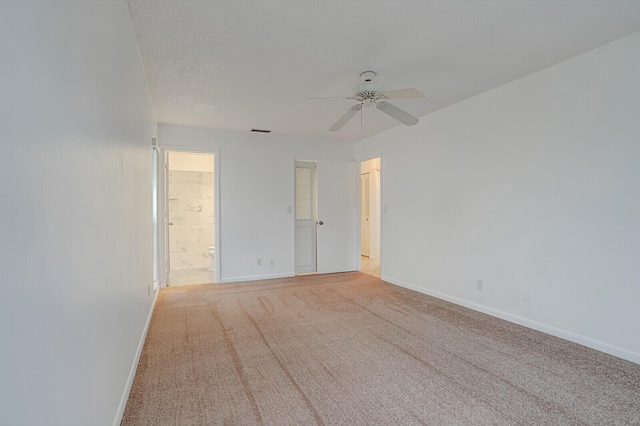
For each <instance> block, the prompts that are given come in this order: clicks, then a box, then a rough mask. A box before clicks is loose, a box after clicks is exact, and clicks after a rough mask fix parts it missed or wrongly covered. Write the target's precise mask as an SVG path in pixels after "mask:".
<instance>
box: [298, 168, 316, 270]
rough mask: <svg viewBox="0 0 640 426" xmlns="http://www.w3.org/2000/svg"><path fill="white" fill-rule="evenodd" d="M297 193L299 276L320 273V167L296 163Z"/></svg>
mask: <svg viewBox="0 0 640 426" xmlns="http://www.w3.org/2000/svg"><path fill="white" fill-rule="evenodd" d="M294 169H295V175H294V184H295V189H294V194H295V212H294V215H295V230H294V238H295V242H294V250H295V273H296V275H297V274H309V273H315V272H317V270H318V269H317V226H318V225H320V224H321V223H319V222H318V220H317V216H318V215H317V196H316V193H317V173H316V172H317V170H316V169H317V167H316V163H315V162H314V161H296V162H295V167H294Z"/></svg>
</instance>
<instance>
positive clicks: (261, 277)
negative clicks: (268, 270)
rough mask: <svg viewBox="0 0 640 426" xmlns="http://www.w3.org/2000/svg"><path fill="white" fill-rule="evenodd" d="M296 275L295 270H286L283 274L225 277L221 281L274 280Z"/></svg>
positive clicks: (223, 282)
mask: <svg viewBox="0 0 640 426" xmlns="http://www.w3.org/2000/svg"><path fill="white" fill-rule="evenodd" d="M290 277H295V274H294V273H293V272H286V273H283V274H267V275H247V276H245V277H231V278H225V279H223V280H222V281H221V282H222V284H226V283H238V282H242V281H257V280H272V279H274V278H290Z"/></svg>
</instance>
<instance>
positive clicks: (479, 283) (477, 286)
mask: <svg viewBox="0 0 640 426" xmlns="http://www.w3.org/2000/svg"><path fill="white" fill-rule="evenodd" d="M476 288H477V289H478V290H480V291H482V290H484V283H483V282H482V280H478V281H477V282H476Z"/></svg>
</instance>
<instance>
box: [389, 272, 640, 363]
mask: <svg viewBox="0 0 640 426" xmlns="http://www.w3.org/2000/svg"><path fill="white" fill-rule="evenodd" d="M380 279H382V280H383V281H386V282H389V283H391V284H395V285H397V286H400V287H404V288H408V289H409V290H414V291H417V292H418V293H422V294H426V295H428V296H433V297H435V298H437V299H442V300H446V301H447V302H451V303H453V304H455V305H460V306H464V307H465V308H469V309H472V310H474V311H478V312H482V313H483V314H487V315H491V316H492V317H496V318H500V319H503V320H505V321H509V322H512V323H515V324H518V325H522V326H524V327H527V328H531V329H533V330H537V331H541V332H543V333H547V334H550V335H552V336H556V337H560V338H562V339H565V340H569V341H571V342H574V343H578V344H580V345H583V346H587V347H589V348H592V349H596V350H598V351H601V352H605V353H608V354H610V355H613V356H617V357H618V358H622V359H626V360H627V361H631V362H635V363H636V364H640V353H637V352H633V351H630V350H628V349H624V348H621V347H619V346H615V345H611V344H609V343H605V342H602V341H600V340H595V339H592V338H590V337H587V336H583V335H581V334H576V333H573V332H570V331H567V330H563V329H561V328H557V327H554V326H551V325H548V324H544V323H541V322H538V321H534V320H531V319H528V318H524V317H521V316H518V315H513V314H510V313H508V312H503V311H500V310H497V309H494V308H490V307H488V306H484V305H480V304H478V303H474V302H470V301H468V300H464V299H460V298H457V297H454V296H450V295H448V294H445V293H441V292H439V291H433V290H429V289H426V288H423V287H419V286H417V285H413V284H410V283H406V282H404V281H401V280H397V279H394V278H390V277H387V276H383V277H381V278H380Z"/></svg>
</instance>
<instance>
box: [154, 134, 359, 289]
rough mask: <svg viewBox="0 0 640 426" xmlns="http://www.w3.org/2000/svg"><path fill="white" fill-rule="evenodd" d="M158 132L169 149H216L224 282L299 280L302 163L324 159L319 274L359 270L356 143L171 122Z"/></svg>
mask: <svg viewBox="0 0 640 426" xmlns="http://www.w3.org/2000/svg"><path fill="white" fill-rule="evenodd" d="M158 132H159V134H158V138H159V139H158V141H159V143H160V145H161V147H162V148H163V149H165V150H171V149H172V148H174V149H176V148H177V149H182V150H193V151H205V152H216V155H217V158H218V163H217V166H216V167H217V170H218V174H217V176H216V178H219V182H218V185H219V186H218V187H217V188H219V198H218V199H219V203H220V206H219V209H220V210H219V216H217V217H216V221H218V222H219V224H218V226H219V231H220V235H219V237H218V236H217V237H216V238H217V242H216V256H219V257H220V274H221V277H220V280H221V282H233V281H242V280H254V279H262V278H273V277H282V276H292V275H294V251H293V249H294V246H293V241H294V239H293V238H294V237H293V231H294V223H293V213H292V212H291V213H288V212H287V207H288V206H293V197H294V192H293V188H294V182H293V176H294V174H293V173H294V172H293V170H294V169H293V164H294V161H295V160H296V159H300V160H317V161H318V217H319V219H320V220H323V221H324V222H325V224H324V225H323V226H322V227H319V228H318V270H319V272H336V271H353V270H355V269H356V268H357V262H358V257H357V230H356V227H357V226H358V221H357V220H359V218H356V205H357V193H356V177H357V173H358V171H357V165H356V163H355V162H354V161H353V160H352V150H351V147H350V146H348V145H339V144H334V143H327V142H322V141H320V142H318V141H299V140H292V139H287V138H283V137H279V136H277V135H276V134H269V135H264V134H253V133H250V132H249V131H247V132H246V133H245V132H243V133H240V132H231V131H221V130H214V129H205V128H195V127H181V126H171V125H160V126H159V129H158ZM161 241H164V239H163V238H161ZM161 251H162V250H161ZM258 258H261V259H262V265H261V266H258V265H257V259H258ZM269 259H274V261H275V265H274V266H270V265H269V261H268V260H269Z"/></svg>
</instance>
